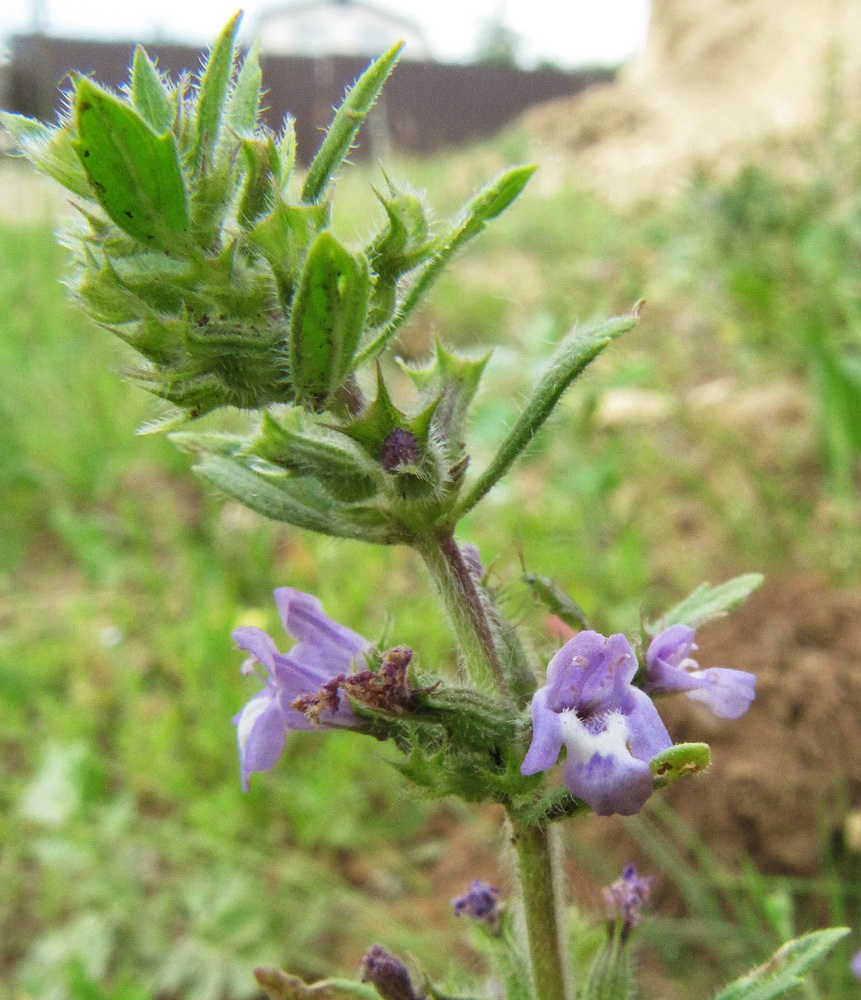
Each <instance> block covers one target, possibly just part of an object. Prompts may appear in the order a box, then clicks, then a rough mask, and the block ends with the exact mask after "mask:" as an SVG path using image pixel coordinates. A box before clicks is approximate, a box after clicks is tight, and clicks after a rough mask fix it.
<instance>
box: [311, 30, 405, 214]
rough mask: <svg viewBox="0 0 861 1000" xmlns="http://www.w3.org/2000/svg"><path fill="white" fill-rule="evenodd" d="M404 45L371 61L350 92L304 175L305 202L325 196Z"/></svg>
mask: <svg viewBox="0 0 861 1000" xmlns="http://www.w3.org/2000/svg"><path fill="white" fill-rule="evenodd" d="M403 45H404V43H403V42H398V43H397V44H396V45H393V46H392V47H391V48H390V49H389V50H388V52H384V53H383V55H381V56H380V58H379V59H376V60H375V61H374V62H372V63H371V65H370V66H369V67H368V68H367V69H366V70H365V72H364V73H363V74H362V75H361V76H360V77H359V79H358V80H357V81H356V82H355V84H353V86H352V88H351V89H350V90H349V91H348V92H347V95H346V96H345V98H344V100H343V102H342V104H341V106H340V107H339V108H338V110H337V111H336V112H335V117H334V118H333V119H332V124H331V125H330V126H329V130H328V131H327V132H326V137H325V139H324V140H323V143H322V145H321V146H320V149H319V150H318V152H317V154H316V156H315V157H314V159H313V160H312V161H311V165H310V167H309V168H308V173H307V174H306V176H305V183H304V185H303V186H302V201H303V202H305V203H306V204H309V203H315V202H318V201H320V200H321V199H322V198H323V196H324V195H325V193H326V188H327V187H328V185H329V182H330V181H331V180H332V178H333V177H334V175H335V172H336V171H337V170H338V169H339V168H340V166H341V164H342V163H343V162H344V159H345V158H346V156H347V154H348V153H349V152H350V149H351V148H352V145H353V140H354V139H355V138H356V133H357V132H358V131H359V128H360V127H361V125H362V122H363V121H364V120H365V118H366V117H367V114H368V112H369V111H370V110H371V108H372V107H373V106H374V103H375V101H376V100H377V97H379V94H380V91H381V90H382V89H383V86H384V84H385V82H386V80H387V79H388V78H389V74H390V73H391V72H392V70H393V69H394V68H395V63H397V61H398V58H399V56H400V54H401V49H402V48H403Z"/></svg>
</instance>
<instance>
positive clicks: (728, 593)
mask: <svg viewBox="0 0 861 1000" xmlns="http://www.w3.org/2000/svg"><path fill="white" fill-rule="evenodd" d="M763 579H764V577H763V575H762V574H761V573H744V574H742V576H736V577H733V579H732V580H727V582H726V583H722V584H720V585H719V586H717V587H712V586H710V585H709V584H707V583H703V584H700V586H699V587H697V589H696V590H695V591H694V592H693V593H692V594H690V595H689V596H688V597H686V598H685V599H684V600H683V601H681V602H680V603H679V604H677V605H676V606H675V607H674V608H671V609H670V610H669V611H668V612H667V613H666V614H665V615H663V616H662V618H661V619H660V621H659V622H657V623H655V624H650V625H649V626H648V629H647V631H648V632H649V634H650V635H656V634H657V633H658V632H660V631H661V629H665V628H667V626H669V625H689V626H690V627H691V628H693V629H696V628H699V626H700V625H703V624H704V623H705V622H709V621H712V620H713V619H715V618H722V617H723V616H724V615H725V614H726V613H727V611H730V610H731V609H732V608H734V607H737V606H738V605H739V604H741V603H742V601H744V600H746V599H747V598H748V597H749V596H750V595H751V594H752V593H753V591H754V590H756V588H757V587H759V586H760V584H761V583H762V581H763Z"/></svg>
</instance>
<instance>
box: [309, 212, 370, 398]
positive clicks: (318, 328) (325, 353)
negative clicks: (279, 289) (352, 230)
mask: <svg viewBox="0 0 861 1000" xmlns="http://www.w3.org/2000/svg"><path fill="white" fill-rule="evenodd" d="M369 291H370V276H369V273H368V263H367V261H366V260H365V257H364V256H363V255H362V254H353V253H350V251H349V250H347V249H346V248H345V247H343V246H342V245H341V244H340V243H339V242H338V241H337V240H336V239H335V237H334V236H333V235H332V234H331V233H330V232H328V230H324V231H323V232H321V233H320V234H319V236H318V237H317V239H316V240H315V241H314V244H313V245H312V247H311V249H310V251H309V253H308V257H307V259H306V261H305V267H304V269H303V271H302V277H301V279H300V282H299V288H298V290H297V292H296V297H295V299H294V301H293V308H292V310H291V313H290V377H291V379H292V382H293V386H294V388H295V389H296V398H297V399H298V400H302V401H304V402H305V403H307V404H308V405H309V406H311V407H312V409H317V408H320V407H323V406H325V404H326V402H327V401H328V400H329V399H330V398H331V397H332V395H333V394H334V393H335V391H336V390H337V389H338V387H339V386H340V385H341V383H342V382H343V379H344V376H345V375H346V374H347V372H348V370H349V368H350V362H351V361H352V360H353V355H354V354H355V351H356V347H357V346H358V343H359V338H360V337H361V335H362V329H363V326H364V322H365V315H366V313H367V310H368V294H369Z"/></svg>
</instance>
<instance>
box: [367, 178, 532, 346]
mask: <svg viewBox="0 0 861 1000" xmlns="http://www.w3.org/2000/svg"><path fill="white" fill-rule="evenodd" d="M535 170H536V167H534V166H525V167H514V168H513V169H512V170H508V171H506V172H505V173H504V174H502V175H501V176H500V177H498V178H497V179H496V180H495V181H492V182H491V183H490V184H489V185H488V186H487V187H486V188H484V189H483V190H481V191H479V193H478V194H477V195H476V196H475V197H474V198H473V199H472V201H471V202H470V203H469V204H468V205H467V206H466V210H465V212H464V216H463V218H462V219H461V221H460V222H459V223H458V224H457V225H456V226H455V228H454V229H453V230H451V232H449V233H448V234H447V235H446V236H444V237H439V238H437V240H436V241H435V247H434V252H433V256H432V257H431V259H430V260H429V261H428V263H427V264H425V265H424V267H423V268H422V269H421V270H420V271H419V272H418V274H417V275H416V278H415V280H414V281H413V283H412V284H411V285H410V287H409V291H408V292H407V293H406V295H405V296H404V299H403V301H402V302H401V304H400V306H399V307H398V310H397V312H396V313H395V315H394V316H393V317H392V319H391V320H390V321H389V323H387V324H386V326H385V327H383V329H382V330H381V331H380V333H378V334H377V336H376V337H374V339H373V340H372V341H370V342H369V343H367V344H365V345H364V347H363V348H362V351H361V353H360V355H359V357H358V358H357V360H356V364H357V366H358V365H360V364H362V363H363V362H364V361H366V360H367V359H368V358H371V357H374V356H375V355H377V354H379V353H380V351H381V350H382V349H383V348H384V347H385V346H386V344H387V343H388V342H389V341H390V340H392V338H393V337H395V336H396V335H397V333H398V331H399V330H400V329H401V327H402V326H403V325H404V323H405V322H406V321H407V319H409V317H410V316H411V315H412V313H413V310H414V309H415V308H416V306H417V305H418V304H419V302H421V300H422V299H423V298H424V297H425V295H427V293H428V292H429V291H430V289H431V287H432V286H433V284H434V282H435V281H436V279H437V278H438V277H439V276H440V274H441V273H442V271H443V269H444V268H445V267H446V266H447V265H448V263H449V261H450V260H451V259H452V257H454V255H455V254H456V253H457V251H458V250H459V249H460V248H461V247H462V246H464V244H466V243H468V242H469V241H470V240H471V239H473V237H475V236H477V235H478V234H479V233H480V232H481V231H482V230H483V229H484V227H485V226H486V225H487V223H488V222H489V221H490V220H491V219H493V218H495V217H496V216H497V215H499V214H500V212H502V211H504V210H505V209H506V208H507V207H508V206H509V205H510V204H511V203H512V202H513V201H514V199H515V198H516V197H517V196H518V195H519V194H520V193H521V191H523V189H524V188H525V187H526V185H527V183H528V181H529V178H530V177H531V176H532V175H533V174H534V173H535Z"/></svg>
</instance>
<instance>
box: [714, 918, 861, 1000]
mask: <svg viewBox="0 0 861 1000" xmlns="http://www.w3.org/2000/svg"><path fill="white" fill-rule="evenodd" d="M848 933H849V928H848V927H830V928H828V929H826V930H823V931H812V932H811V933H809V934H803V935H802V936H801V937H798V938H795V939H794V940H792V941H787V943H786V944H784V945H781V947H780V948H778V949H777V951H776V952H775V953H774V954H773V955H772V956H771V958H770V959H769V960H768V961H767V962H766V963H765V964H764V965H760V966H759V967H758V968H756V969H754V970H753V971H752V972H749V973H748V974H747V975H746V976H742V977H741V979H737V980H736V981H735V982H734V983H730V985H729V986H727V987H726V988H725V989H723V990H721V992H720V993H718V995H717V996H716V997H715V1000H772V998H773V997H778V996H780V995H781V994H782V993H786V992H787V991H788V990H791V989H792V988H793V987H795V986H801V985H802V984H803V982H804V975H805V973H806V972H807V971H808V970H809V969H810V968H811V967H812V966H813V965H815V964H816V963H817V962H820V961H822V959H823V958H824V957H825V955H826V954H827V953H828V952H829V951H830V950H831V949H832V948H833V947H834V945H836V944H837V942H838V941H840V940H841V938H844V937H846V935H847V934H848Z"/></svg>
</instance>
